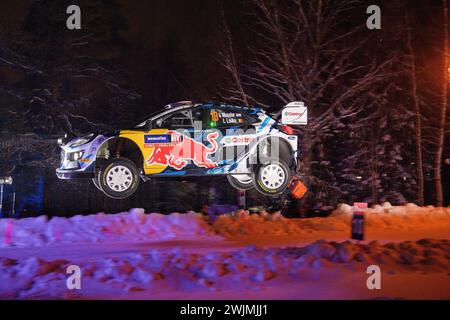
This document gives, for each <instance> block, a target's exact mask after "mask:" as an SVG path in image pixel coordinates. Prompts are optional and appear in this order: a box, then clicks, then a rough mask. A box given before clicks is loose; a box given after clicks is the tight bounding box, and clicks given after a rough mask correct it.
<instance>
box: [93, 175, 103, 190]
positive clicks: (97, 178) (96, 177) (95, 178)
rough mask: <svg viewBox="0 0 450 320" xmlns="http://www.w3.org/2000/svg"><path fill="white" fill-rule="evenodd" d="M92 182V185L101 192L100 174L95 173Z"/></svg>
mask: <svg viewBox="0 0 450 320" xmlns="http://www.w3.org/2000/svg"><path fill="white" fill-rule="evenodd" d="M92 183H94V186H95V187H96V188H97V189H98V190H100V191H102V192H103V190H102V186H101V185H100V175H99V174H98V173H95V176H94V178H92Z"/></svg>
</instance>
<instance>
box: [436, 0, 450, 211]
mask: <svg viewBox="0 0 450 320" xmlns="http://www.w3.org/2000/svg"><path fill="white" fill-rule="evenodd" d="M442 6H443V8H442V11H443V21H444V22H443V29H444V44H443V45H444V68H443V76H444V77H443V79H442V98H441V99H442V100H441V108H440V116H439V125H438V142H437V149H436V156H435V162H434V181H435V188H436V205H437V206H442V204H443V193H442V178H441V169H442V154H443V150H444V140H445V125H446V117H447V105H448V79H447V77H448V74H447V73H448V68H449V61H448V60H449V49H448V5H447V0H442Z"/></svg>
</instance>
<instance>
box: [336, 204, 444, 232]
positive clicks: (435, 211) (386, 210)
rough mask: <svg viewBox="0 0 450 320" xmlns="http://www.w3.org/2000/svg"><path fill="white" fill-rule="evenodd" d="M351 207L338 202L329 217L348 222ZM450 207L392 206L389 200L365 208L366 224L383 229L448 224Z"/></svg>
mask: <svg viewBox="0 0 450 320" xmlns="http://www.w3.org/2000/svg"><path fill="white" fill-rule="evenodd" d="M351 217H352V207H351V206H349V205H347V204H340V205H339V206H338V207H337V208H336V210H334V211H333V213H332V214H331V216H330V218H332V219H336V220H340V221H342V222H344V223H346V224H349V223H350V220H351ZM449 222H450V207H447V208H443V207H434V206H426V207H419V206H417V205H415V204H414V203H408V204H406V205H403V206H392V205H391V204H390V203H389V202H385V203H383V204H381V205H374V206H372V208H368V209H367V213H366V226H367V227H371V228H383V229H405V228H408V229H419V228H423V226H424V225H427V224H443V225H445V224H449Z"/></svg>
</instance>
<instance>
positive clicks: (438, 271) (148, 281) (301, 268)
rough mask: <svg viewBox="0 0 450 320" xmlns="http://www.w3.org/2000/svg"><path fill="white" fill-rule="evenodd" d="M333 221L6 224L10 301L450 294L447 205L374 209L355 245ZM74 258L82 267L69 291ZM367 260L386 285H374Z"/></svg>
mask: <svg viewBox="0 0 450 320" xmlns="http://www.w3.org/2000/svg"><path fill="white" fill-rule="evenodd" d="M351 216H352V212H351V206H349V205H345V204H344V205H340V206H339V207H338V208H337V209H336V210H335V211H334V212H333V214H332V215H331V216H329V217H327V218H306V219H284V218H283V217H281V216H280V215H279V214H273V215H269V214H266V213H261V214H260V215H251V216H246V215H245V214H240V215H239V217H236V216H229V215H228V216H220V217H218V218H217V219H216V220H215V222H214V223H213V224H210V223H208V221H207V219H206V218H204V217H202V216H201V215H199V214H195V213H188V214H177V213H174V214H171V215H160V214H155V213H152V214H144V211H143V210H142V209H132V210H130V212H125V213H120V214H115V215H106V214H102V213H99V214H95V215H90V216H75V217H73V218H52V219H50V220H48V219H47V218H46V217H37V218H26V219H21V220H10V219H3V220H0V298H2V299H91V298H95V299H109V298H113V299H450V263H449V261H450V208H435V207H432V206H428V207H418V206H416V205H414V204H407V205H405V206H391V205H390V204H389V203H384V204H382V205H377V206H374V207H373V208H371V209H369V210H368V213H367V215H366V241H363V242H357V241H348V238H349V234H350V220H351ZM69 265H78V266H79V267H80V268H81V271H82V277H81V289H80V290H76V289H75V290H68V289H67V286H66V280H67V277H68V276H69V275H67V274H66V269H67V267H68V266H69ZM369 265H378V266H379V267H380V268H381V289H380V290H369V289H368V288H367V285H366V282H367V278H368V277H369V274H367V273H366V269H367V267H368V266H369Z"/></svg>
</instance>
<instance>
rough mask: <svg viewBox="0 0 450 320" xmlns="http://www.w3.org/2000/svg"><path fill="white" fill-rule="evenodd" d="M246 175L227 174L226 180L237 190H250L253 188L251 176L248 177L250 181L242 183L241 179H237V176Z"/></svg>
mask: <svg viewBox="0 0 450 320" xmlns="http://www.w3.org/2000/svg"><path fill="white" fill-rule="evenodd" d="M245 176H246V175H236V177H235V176H234V175H231V174H229V175H227V179H228V182H229V183H230V184H231V186H232V187H233V188H235V189H238V190H250V189H253V180H252V179H251V176H250V177H249V178H250V179H249V180H250V182H247V183H244V182H242V181H241V180H239V179H238V178H239V177H245Z"/></svg>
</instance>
